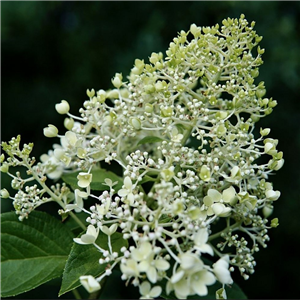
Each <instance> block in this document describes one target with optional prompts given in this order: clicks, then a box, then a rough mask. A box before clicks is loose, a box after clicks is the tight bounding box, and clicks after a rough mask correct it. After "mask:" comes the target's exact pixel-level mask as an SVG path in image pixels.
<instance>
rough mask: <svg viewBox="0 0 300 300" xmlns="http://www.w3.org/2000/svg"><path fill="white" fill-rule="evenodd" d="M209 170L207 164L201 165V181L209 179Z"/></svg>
mask: <svg viewBox="0 0 300 300" xmlns="http://www.w3.org/2000/svg"><path fill="white" fill-rule="evenodd" d="M210 176H211V175H210V170H209V168H208V167H207V166H205V165H203V166H202V167H201V170H200V178H201V179H202V180H203V181H206V182H208V181H210Z"/></svg>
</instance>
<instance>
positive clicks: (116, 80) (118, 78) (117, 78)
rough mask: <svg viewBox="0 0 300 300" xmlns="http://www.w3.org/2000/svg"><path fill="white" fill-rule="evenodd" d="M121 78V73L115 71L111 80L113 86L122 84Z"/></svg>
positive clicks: (116, 86) (117, 86)
mask: <svg viewBox="0 0 300 300" xmlns="http://www.w3.org/2000/svg"><path fill="white" fill-rule="evenodd" d="M122 79H123V76H122V74H120V73H116V74H115V77H114V78H113V79H112V80H111V82H112V84H113V85H114V87H115V88H117V89H118V88H120V87H121V85H122Z"/></svg>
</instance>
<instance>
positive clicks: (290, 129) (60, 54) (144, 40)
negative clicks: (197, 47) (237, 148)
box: [1, 1, 300, 299]
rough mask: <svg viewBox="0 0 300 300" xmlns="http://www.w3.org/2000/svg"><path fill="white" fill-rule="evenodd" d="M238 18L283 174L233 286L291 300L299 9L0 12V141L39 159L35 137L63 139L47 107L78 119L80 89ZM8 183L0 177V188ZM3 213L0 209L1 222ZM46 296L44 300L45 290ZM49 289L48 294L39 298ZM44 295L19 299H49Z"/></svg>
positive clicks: (299, 234)
mask: <svg viewBox="0 0 300 300" xmlns="http://www.w3.org/2000/svg"><path fill="white" fill-rule="evenodd" d="M241 13H244V14H245V15H246V18H247V20H248V21H249V22H251V21H252V20H254V21H256V31H257V32H258V34H259V35H262V36H263V37H264V38H263V40H262V42H261V47H262V48H265V49H266V52H265V54H264V56H263V59H264V64H263V65H262V66H261V68H260V76H259V80H263V81H265V84H266V87H267V95H266V96H267V97H273V98H274V99H276V100H277V101H278V106H277V107H276V108H275V109H274V112H273V113H272V114H271V115H270V116H268V117H267V118H265V119H263V120H261V121H260V122H259V123H258V125H257V126H259V127H270V128H271V129H272V131H271V134H270V136H271V137H273V138H278V139H279V145H278V149H279V150H281V151H283V152H284V158H285V165H284V167H283V168H282V169H281V170H280V171H279V172H277V174H276V176H274V177H272V178H271V181H273V182H274V187H275V189H278V190H280V191H281V192H282V196H281V198H280V199H279V200H278V202H277V203H275V210H274V214H273V215H274V217H279V222H280V226H279V227H278V228H277V229H273V230H271V231H270V237H271V241H270V242H269V246H268V248H267V249H263V250H261V251H260V252H259V253H257V256H256V260H257V267H256V272H255V273H254V274H253V275H252V276H251V277H250V279H249V280H248V281H244V280H243V279H239V278H236V279H237V281H238V283H239V284H240V286H241V287H242V288H243V290H244V291H245V293H246V295H247V296H248V297H249V298H252V299H255V298H260V299H262V298H268V299H271V298H272V299H278V298H281V299H283V298H284V299H288V298H289V299H291V298H299V284H300V275H299V269H300V260H299V246H300V230H299V226H300V221H299V219H300V196H299V194H300V188H299V185H300V176H299V172H300V171H299V170H300V168H299V167H300V163H299V154H300V151H299V150H300V125H299V121H300V97H299V95H300V93H299V92H300V91H299V89H300V21H299V20H300V2H288V1H284V2H283V1H282V2H280V1H278V2H273V1H266V2H260V1H253V2H252V1H216V2H212V1H210V2H209V1H204V2H201V1H185V2H180V1H179V2H172V1H165V2H162V1H156V2H139V1H137V2H135V1H134V2H113V1H112V2H105V1H100V2H88V1H86V2H84V1H83V2H70V1H65V2H63V1H52V2H46V1H45V2H44V1H41V2H33V1H32V2H31V1H29V2H7V1H2V2H1V60H2V67H1V69H2V70H1V71H2V76H1V125H2V126H1V139H2V140H3V141H7V140H9V139H10V138H11V137H12V136H16V135H17V134H21V136H22V140H23V142H34V143H35V150H34V155H35V156H36V157H39V156H40V155H41V154H42V153H44V152H47V151H48V149H50V148H52V144H53V142H55V140H54V139H47V138H45V137H44V136H43V128H44V127H46V126H47V125H48V124H54V125H56V126H57V127H58V128H59V129H61V130H63V126H62V123H63V119H64V117H63V116H61V115H58V114H57V113H56V111H55V109H54V105H55V104H56V103H58V102H60V101H61V100H62V99H65V100H67V101H68V102H69V103H70V105H71V112H73V113H74V114H77V113H78V109H79V108H80V107H81V105H82V103H83V101H84V100H86V98H87V96H86V89H87V88H89V89H91V88H94V89H95V90H99V89H108V88H111V87H112V86H111V81H110V80H111V77H112V76H113V75H114V74H115V72H121V73H123V76H124V77H125V76H126V75H128V73H129V71H130V68H131V67H132V66H133V62H134V59H135V58H140V59H145V60H146V61H147V59H148V57H149V56H150V54H151V52H159V51H162V52H165V51H166V50H167V47H168V45H169V43H170V42H171V41H172V39H173V38H174V37H175V36H176V35H177V32H179V31H180V30H185V31H187V30H188V29H189V26H190V24H192V23H196V24H197V25H198V26H211V25H214V24H216V23H221V21H222V20H223V19H224V18H227V17H239V16H240V14H241ZM5 182H7V180H6V178H5V177H3V179H2V184H3V185H4V186H5V185H6V184H5ZM7 210H11V206H10V203H9V202H6V200H5V199H4V200H2V212H4V211H7ZM49 287H50V290H49ZM47 288H48V290H47ZM56 294H57V290H55V289H54V288H53V287H51V285H48V287H42V288H38V289H36V290H35V291H33V292H30V293H26V294H24V295H21V296H20V297H19V298H24V297H29V298H30V297H32V298H39V297H42V298H44V297H45V296H46V295H47V296H48V297H49V298H53V297H56V296H55V295H56Z"/></svg>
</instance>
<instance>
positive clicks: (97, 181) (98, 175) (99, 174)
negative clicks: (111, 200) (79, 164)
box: [62, 169, 123, 191]
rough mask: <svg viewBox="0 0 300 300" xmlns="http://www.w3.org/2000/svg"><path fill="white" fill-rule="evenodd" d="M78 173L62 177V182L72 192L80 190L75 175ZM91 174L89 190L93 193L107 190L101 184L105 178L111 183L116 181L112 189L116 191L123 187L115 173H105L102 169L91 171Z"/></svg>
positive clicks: (105, 186) (121, 181)
mask: <svg viewBox="0 0 300 300" xmlns="http://www.w3.org/2000/svg"><path fill="white" fill-rule="evenodd" d="M79 172H80V171H76V172H73V173H67V174H64V175H63V176H62V180H63V181H64V182H66V183H67V184H69V185H70V186H71V187H72V188H73V189H74V190H75V189H80V187H79V186H78V185H77V182H78V179H77V175H78V174H79ZM91 174H93V179H92V182H91V185H90V186H91V190H94V191H105V190H108V189H109V187H108V186H107V185H105V184H103V183H105V182H104V179H105V178H109V179H111V180H112V182H115V181H117V184H116V185H114V187H113V188H114V189H115V190H116V191H118V190H120V189H121V188H122V185H123V179H122V178H121V177H119V176H118V175H116V174H115V173H113V172H111V171H106V170H104V169H94V170H92V171H91Z"/></svg>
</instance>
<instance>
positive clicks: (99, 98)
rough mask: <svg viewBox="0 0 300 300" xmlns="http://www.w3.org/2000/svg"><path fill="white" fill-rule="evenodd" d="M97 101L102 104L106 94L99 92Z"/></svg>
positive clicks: (102, 91)
mask: <svg viewBox="0 0 300 300" xmlns="http://www.w3.org/2000/svg"><path fill="white" fill-rule="evenodd" d="M97 100H98V101H99V102H100V103H104V101H105V100H106V92H105V91H104V90H99V91H98V92H97Z"/></svg>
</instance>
